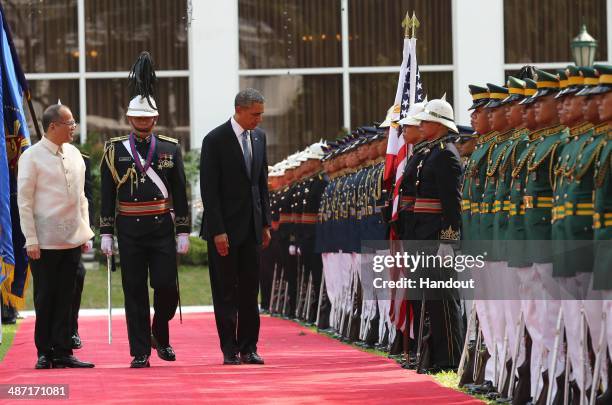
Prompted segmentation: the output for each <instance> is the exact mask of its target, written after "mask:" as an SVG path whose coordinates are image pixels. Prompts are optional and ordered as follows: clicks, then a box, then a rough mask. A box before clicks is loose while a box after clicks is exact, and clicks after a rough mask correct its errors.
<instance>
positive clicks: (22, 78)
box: [0, 2, 42, 139]
mask: <svg viewBox="0 0 612 405" xmlns="http://www.w3.org/2000/svg"><path fill="white" fill-rule="evenodd" d="M0 13H1V14H2V25H3V27H4V31H5V32H6V39H7V41H8V44H9V48H10V51H11V56H12V57H13V64H14V65H15V74H16V75H17V80H18V81H19V82H20V84H21V87H22V88H23V90H24V93H25V96H26V100H27V101H28V108H29V109H30V114H31V115H32V121H33V122H34V129H35V130H36V135H37V136H38V139H42V132H41V131H40V126H39V125H38V120H37V119H36V112H35V111H34V106H33V105H32V93H31V92H30V86H29V85H28V80H27V79H26V77H25V74H24V73H23V69H22V68H21V63H19V58H18V56H17V50H16V49H15V43H14V42H13V34H12V32H11V28H10V27H9V25H8V23H7V22H6V18H5V15H6V14H5V13H4V7H3V6H2V3H1V2H0ZM24 118H25V117H24Z"/></svg>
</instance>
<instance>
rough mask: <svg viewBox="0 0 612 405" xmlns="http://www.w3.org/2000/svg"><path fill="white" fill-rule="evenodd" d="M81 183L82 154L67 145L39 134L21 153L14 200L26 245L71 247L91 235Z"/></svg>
mask: <svg viewBox="0 0 612 405" xmlns="http://www.w3.org/2000/svg"><path fill="white" fill-rule="evenodd" d="M84 185H85V162H84V161H83V156H82V155H81V152H79V150H78V149H77V148H75V147H74V146H72V145H70V144H67V143H65V144H63V145H62V146H61V147H60V146H58V145H56V144H54V143H53V142H51V141H50V140H49V139H47V138H46V137H43V138H42V140H41V141H40V142H38V143H37V144H35V145H34V146H32V147H30V148H28V149H27V150H26V151H25V152H24V153H23V155H21V157H20V158H19V165H18V175H17V187H18V190H17V202H18V204H19V218H20V220H21V230H22V231H23V234H24V236H25V238H26V246H30V245H39V246H40V248H41V249H72V248H75V247H78V246H81V245H83V244H85V243H86V242H87V241H88V240H89V239H91V238H92V237H93V236H94V233H93V232H92V231H91V228H90V227H89V212H88V203H87V198H86V197H85V191H84Z"/></svg>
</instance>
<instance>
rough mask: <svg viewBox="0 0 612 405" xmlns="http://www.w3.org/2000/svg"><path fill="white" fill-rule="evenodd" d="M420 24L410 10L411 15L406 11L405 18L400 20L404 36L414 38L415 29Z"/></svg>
mask: <svg viewBox="0 0 612 405" xmlns="http://www.w3.org/2000/svg"><path fill="white" fill-rule="evenodd" d="M420 26H421V23H420V22H419V20H418V19H417V17H416V13H415V12H414V11H413V12H412V17H410V14H408V12H406V18H404V21H403V22H402V27H404V35H405V36H406V38H416V30H417V28H419V27H420ZM410 31H412V36H411V35H410Z"/></svg>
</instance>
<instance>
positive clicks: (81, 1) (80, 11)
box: [53, 0, 87, 145]
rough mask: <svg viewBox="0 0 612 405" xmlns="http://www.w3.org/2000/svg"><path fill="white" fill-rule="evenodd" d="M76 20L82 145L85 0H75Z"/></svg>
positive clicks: (84, 136)
mask: <svg viewBox="0 0 612 405" xmlns="http://www.w3.org/2000/svg"><path fill="white" fill-rule="evenodd" d="M77 21H78V30H79V31H78V32H79V36H78V38H79V115H80V120H79V121H80V122H79V125H80V131H81V136H80V139H81V145H82V144H84V143H85V142H87V83H86V81H85V70H86V68H87V66H86V61H87V52H86V50H87V48H86V47H85V0H78V2H77ZM53 101H55V100H53ZM70 108H74V106H70Z"/></svg>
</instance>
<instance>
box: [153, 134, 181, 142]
mask: <svg viewBox="0 0 612 405" xmlns="http://www.w3.org/2000/svg"><path fill="white" fill-rule="evenodd" d="M157 137H158V138H159V139H161V140H162V141H168V142H172V143H178V142H179V141H178V139H175V138H170V137H169V136H165V135H157Z"/></svg>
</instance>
